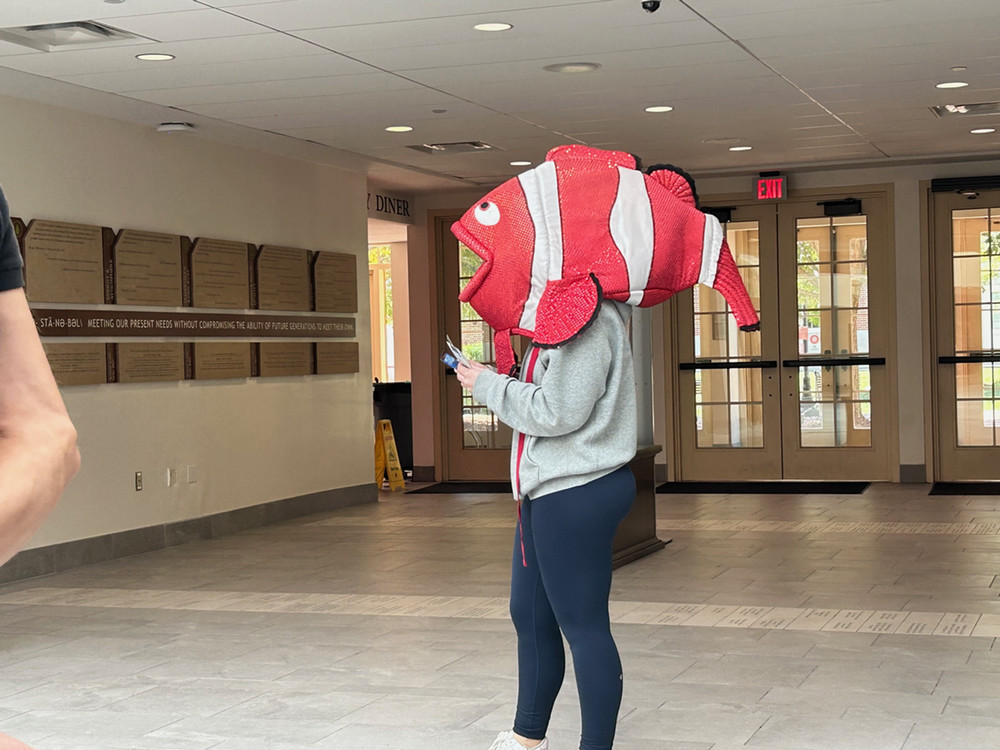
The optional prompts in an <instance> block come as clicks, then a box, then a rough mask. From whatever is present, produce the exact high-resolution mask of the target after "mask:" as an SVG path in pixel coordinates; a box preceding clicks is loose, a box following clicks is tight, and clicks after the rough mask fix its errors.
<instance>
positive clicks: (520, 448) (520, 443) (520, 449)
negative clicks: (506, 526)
mask: <svg viewBox="0 0 1000 750" xmlns="http://www.w3.org/2000/svg"><path fill="white" fill-rule="evenodd" d="M537 361H538V349H537V348H536V347H532V348H531V357H529V359H528V369H527V371H526V372H525V374H524V382H525V383H531V382H532V378H533V377H534V375H535V362H537ZM524 443H525V435H524V433H523V432H522V433H520V434H519V435H518V436H517V463H516V464H515V466H514V479H515V483H516V484H515V487H514V493H515V494H514V499H515V500H517V530H518V533H519V534H520V535H521V562H522V564H523V565H524V567H526V568H527V567H528V558H527V556H526V555H525V554H524V526H523V525H522V524H521V455H522V454H523V453H524Z"/></svg>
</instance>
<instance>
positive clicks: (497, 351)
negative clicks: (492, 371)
mask: <svg viewBox="0 0 1000 750" xmlns="http://www.w3.org/2000/svg"><path fill="white" fill-rule="evenodd" d="M493 360H494V362H496V366H497V372H498V373H500V374H501V375H510V376H511V377H514V373H515V371H516V370H517V358H516V357H515V356H514V347H513V346H512V345H511V343H510V329H509V328H507V329H505V330H503V331H496V332H494V334H493Z"/></svg>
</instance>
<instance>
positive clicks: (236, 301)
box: [191, 237, 253, 310]
mask: <svg viewBox="0 0 1000 750" xmlns="http://www.w3.org/2000/svg"><path fill="white" fill-rule="evenodd" d="M252 252H253V245H249V244H247V243H245V242H229V241H226V240H213V239H206V238H204V237H199V238H198V239H196V240H195V241H194V247H193V248H192V249H191V302H192V304H193V305H194V306H195V307H216V308H224V309H236V310H248V309H250V263H249V260H250V257H251V256H250V253H252Z"/></svg>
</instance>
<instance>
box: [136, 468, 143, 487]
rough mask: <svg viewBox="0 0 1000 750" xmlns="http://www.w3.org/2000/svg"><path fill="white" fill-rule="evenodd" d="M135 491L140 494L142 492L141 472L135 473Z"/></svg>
mask: <svg viewBox="0 0 1000 750" xmlns="http://www.w3.org/2000/svg"><path fill="white" fill-rule="evenodd" d="M135 491H136V492H141V491H142V472H141V471H137V472H136V473H135Z"/></svg>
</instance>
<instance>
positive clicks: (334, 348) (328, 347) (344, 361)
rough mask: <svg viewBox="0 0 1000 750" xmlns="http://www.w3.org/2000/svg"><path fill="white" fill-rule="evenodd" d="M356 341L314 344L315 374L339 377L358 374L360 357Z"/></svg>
mask: <svg viewBox="0 0 1000 750" xmlns="http://www.w3.org/2000/svg"><path fill="white" fill-rule="evenodd" d="M359 352H360V349H359V347H358V342H357V341H337V342H331V343H325V342H320V343H318V344H316V374H317V375H339V374H342V373H351V372H360V371H361V357H360V353H359Z"/></svg>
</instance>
